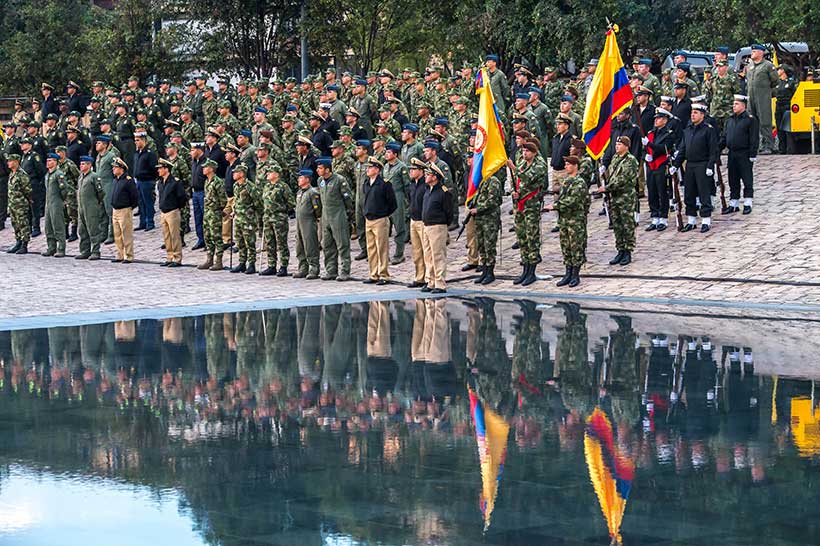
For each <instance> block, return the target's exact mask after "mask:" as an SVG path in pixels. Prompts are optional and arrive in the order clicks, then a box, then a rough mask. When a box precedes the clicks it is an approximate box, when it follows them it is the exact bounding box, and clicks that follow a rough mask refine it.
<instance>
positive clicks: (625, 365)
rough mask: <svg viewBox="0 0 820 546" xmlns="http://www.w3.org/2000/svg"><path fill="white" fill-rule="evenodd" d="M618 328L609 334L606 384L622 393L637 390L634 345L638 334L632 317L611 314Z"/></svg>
mask: <svg viewBox="0 0 820 546" xmlns="http://www.w3.org/2000/svg"><path fill="white" fill-rule="evenodd" d="M612 319H613V320H614V321H615V323H616V324H617V325H618V329H617V330H616V331H615V332H613V333H611V334H610V346H611V350H612V357H611V362H610V365H609V370H608V377H606V378H605V380H606V384H607V385H613V386H614V387H616V388H619V389H620V391H619V392H622V393H625V392H626V390H632V389H634V390H635V392H637V389H638V388H639V387H638V374H637V361H636V345H637V341H638V336H637V334H636V333H635V330H634V329H633V328H632V319H631V318H629V317H626V316H613V317H612Z"/></svg>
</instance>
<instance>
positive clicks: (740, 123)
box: [719, 95, 760, 214]
mask: <svg viewBox="0 0 820 546" xmlns="http://www.w3.org/2000/svg"><path fill="white" fill-rule="evenodd" d="M734 99H735V100H734V102H733V103H732V112H733V113H732V115H731V116H730V117H729V118H728V119H727V120H726V127H725V130H724V132H723V137H722V138H721V140H720V148H719V149H721V150H722V149H723V147H724V146H725V147H727V148H728V149H729V158H728V165H727V166H728V169H729V205H728V206H727V207H725V208H724V209H723V210H722V211H721V212H722V213H723V214H731V213H733V212H738V211H739V210H740V207H739V206H738V205H739V204H740V181H741V180H742V181H743V197H744V202H743V214H749V213H751V212H752V198H753V197H754V186H753V178H754V175H753V172H752V164H753V163H754V162H755V161H757V145H758V142H759V139H760V123H759V122H758V121H757V118H756V117H754V116H753V115H751V114H750V113H749V112H748V111H747V110H746V104H747V102H748V100H749V99H748V97H746V96H745V95H735V97H734Z"/></svg>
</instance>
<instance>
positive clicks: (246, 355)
mask: <svg viewBox="0 0 820 546" xmlns="http://www.w3.org/2000/svg"><path fill="white" fill-rule="evenodd" d="M264 341H265V340H264V337H263V336H262V313H260V312H258V311H247V312H244V313H237V314H236V374H237V375H247V377H248V383H249V385H250V387H251V389H252V390H256V389H257V388H258V387H260V386H261V385H260V379H261V378H260V372H261V371H262V370H261V367H260V359H259V353H260V350H261V344H262V343H263V342H264Z"/></svg>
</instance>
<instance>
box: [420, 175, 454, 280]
mask: <svg viewBox="0 0 820 546" xmlns="http://www.w3.org/2000/svg"><path fill="white" fill-rule="evenodd" d="M444 180H445V175H444V171H442V170H441V169H440V168H439V167H438V165H436V164H435V163H430V164H429V165H428V166H427V171H426V177H425V182H426V183H427V186H428V190H427V191H426V192H425V194H424V201H423V203H422V212H421V216H422V221H423V222H424V241H423V243H422V244H424V259H425V261H426V263H425V268H426V270H427V271H426V276H427V279H428V282H427V284H426V285H425V286H424V288H422V289H421V291H422V292H431V293H433V294H444V293H445V292H447V287H446V285H445V278H446V275H447V231H448V226H449V225H450V224H451V223H452V221H453V214H454V212H453V208H454V207H455V204H454V203H453V194H452V192H450V190H449V189H448V188H447V187H446V186H444Z"/></svg>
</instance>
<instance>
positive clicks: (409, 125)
mask: <svg viewBox="0 0 820 546" xmlns="http://www.w3.org/2000/svg"><path fill="white" fill-rule="evenodd" d="M402 129H404V130H405V131H410V132H411V133H418V132H419V126H418V125H416V124H415V123H405V124H404V127H402Z"/></svg>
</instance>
